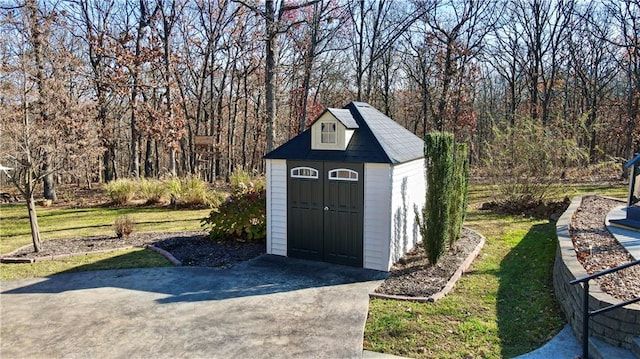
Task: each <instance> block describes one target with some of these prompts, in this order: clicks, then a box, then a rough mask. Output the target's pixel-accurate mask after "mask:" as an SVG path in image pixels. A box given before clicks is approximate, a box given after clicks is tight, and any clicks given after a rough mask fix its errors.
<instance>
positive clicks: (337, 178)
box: [327, 168, 360, 182]
mask: <svg viewBox="0 0 640 359" xmlns="http://www.w3.org/2000/svg"><path fill="white" fill-rule="evenodd" d="M339 171H346V172H348V173H349V174H350V175H351V174H355V175H356V178H351V176H349V178H345V177H337V175H338V172H339ZM333 173H335V174H336V177H331V175H332V174H333ZM327 176H328V178H329V180H330V181H352V182H358V179H359V177H360V175H359V174H358V172H357V171H354V170H352V169H349V168H335V169H332V170H331V171H329V173H328V174H327Z"/></svg>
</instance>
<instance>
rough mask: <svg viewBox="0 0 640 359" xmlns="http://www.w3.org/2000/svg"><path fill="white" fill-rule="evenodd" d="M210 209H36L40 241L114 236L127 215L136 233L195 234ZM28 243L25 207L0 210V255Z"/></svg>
mask: <svg viewBox="0 0 640 359" xmlns="http://www.w3.org/2000/svg"><path fill="white" fill-rule="evenodd" d="M210 211H211V210H210V209H199V210H190V209H180V210H177V209H170V208H165V207H124V208H110V207H92V208H80V209H58V208H45V207H38V223H39V225H40V236H41V238H42V240H45V241H46V240H54V239H59V238H72V237H83V236H95V235H115V233H114V231H113V228H112V226H113V222H114V221H115V219H116V218H117V217H119V216H122V215H128V216H129V217H131V219H132V220H133V221H134V222H135V223H136V227H135V231H137V232H164V231H184V230H198V229H201V227H200V220H201V219H202V218H204V217H206V216H207V215H208V214H209V212H210ZM30 243H31V232H30V229H29V217H28V213H27V207H26V206H25V205H24V204H5V205H2V206H0V253H7V252H10V251H12V250H14V249H16V248H19V247H21V246H24V245H27V244H30Z"/></svg>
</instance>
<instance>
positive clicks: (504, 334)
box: [364, 185, 626, 358]
mask: <svg viewBox="0 0 640 359" xmlns="http://www.w3.org/2000/svg"><path fill="white" fill-rule="evenodd" d="M593 192H596V193H600V194H605V195H608V196H613V197H620V198H624V197H625V195H626V187H625V186H624V185H619V186H615V187H606V186H605V187H602V186H598V185H573V186H570V187H568V188H567V189H565V191H564V193H566V194H567V195H568V196H569V197H573V196H575V195H579V194H584V193H593ZM490 195H491V190H490V188H489V187H488V186H479V185H475V186H472V187H471V190H470V196H469V198H470V208H469V211H468V213H467V216H466V220H465V225H466V226H469V227H471V228H473V229H474V230H476V231H478V232H480V233H482V234H483V235H484V236H485V237H486V238H487V242H486V244H485V246H484V248H483V250H482V252H481V253H480V255H479V257H478V258H477V259H476V261H475V262H474V264H473V266H472V267H471V268H470V270H469V271H468V272H467V273H466V274H465V275H464V276H463V277H462V278H461V279H460V280H459V281H458V283H457V284H456V288H455V290H454V291H453V292H451V293H450V294H449V295H448V296H447V297H445V298H443V299H442V300H440V301H438V302H436V303H410V302H399V301H393V300H381V299H374V300H371V303H370V308H369V318H368V320H367V324H366V327H365V336H364V347H365V349H368V350H373V351H377V352H384V353H390V354H395V355H400V356H407V357H412V358H464V357H469V358H476V357H480V358H502V357H514V356H517V355H520V354H524V353H527V352H529V351H531V350H533V349H535V348H537V347H539V346H540V345H541V344H543V343H545V342H546V341H548V340H549V339H550V338H552V337H553V336H554V335H555V334H556V333H557V332H558V331H559V330H560V329H561V328H562V327H563V325H564V320H563V319H562V316H561V313H560V312H559V310H558V305H557V303H556V302H555V297H554V295H553V284H552V268H553V260H554V255H555V249H556V240H555V224H554V223H549V222H548V221H546V220H536V219H532V218H526V217H521V216H509V215H502V214H496V213H492V212H486V211H479V210H477V208H478V206H479V204H481V203H482V202H485V201H488V200H490Z"/></svg>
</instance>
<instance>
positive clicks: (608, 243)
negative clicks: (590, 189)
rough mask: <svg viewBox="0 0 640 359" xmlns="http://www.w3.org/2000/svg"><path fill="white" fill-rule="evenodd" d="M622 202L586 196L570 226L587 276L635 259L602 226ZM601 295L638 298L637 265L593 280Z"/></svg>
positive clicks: (638, 272) (621, 298)
mask: <svg viewBox="0 0 640 359" xmlns="http://www.w3.org/2000/svg"><path fill="white" fill-rule="evenodd" d="M622 205H624V203H623V202H620V201H616V200H613V199H610V198H604V197H600V196H586V197H584V198H583V199H582V204H581V205H580V207H578V209H577V211H576V213H575V214H574V216H573V219H572V221H571V225H570V227H569V234H570V235H571V239H572V240H573V245H574V248H575V249H576V255H577V258H578V261H579V262H580V263H581V264H582V266H583V267H584V269H585V270H586V271H587V273H588V274H594V273H598V272H601V271H603V270H606V269H609V268H614V267H617V266H620V265H622V264H625V263H629V262H632V261H634V258H633V257H632V256H631V255H630V254H629V252H628V251H627V250H626V249H625V248H624V247H623V246H622V245H620V243H618V241H617V240H616V239H615V237H613V236H612V235H611V233H609V231H608V230H607V227H606V225H605V218H606V216H607V213H609V211H610V210H612V209H613V208H615V207H619V206H622ZM596 282H597V283H598V284H599V285H600V288H601V289H602V291H603V292H605V293H608V294H609V295H611V296H613V297H614V298H617V299H620V300H627V299H633V298H637V297H640V266H634V267H631V268H627V269H623V270H621V271H619V272H616V273H614V274H609V275H605V276H602V277H599V278H597V279H596Z"/></svg>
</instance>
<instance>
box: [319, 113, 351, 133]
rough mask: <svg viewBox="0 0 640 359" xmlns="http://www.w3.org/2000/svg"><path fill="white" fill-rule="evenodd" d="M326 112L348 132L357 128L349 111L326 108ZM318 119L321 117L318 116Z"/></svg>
mask: <svg viewBox="0 0 640 359" xmlns="http://www.w3.org/2000/svg"><path fill="white" fill-rule="evenodd" d="M326 111H327V112H329V113H331V114H332V115H333V117H335V118H337V119H338V121H340V123H342V124H343V125H344V127H346V128H348V129H350V130H351V129H354V128H358V127H359V126H358V123H357V122H356V120H355V119H354V118H353V116H352V115H351V111H349V110H348V109H346V108H328V109H327V110H326ZM320 117H322V115H320V116H318V119H320ZM316 121H317V120H316Z"/></svg>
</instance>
